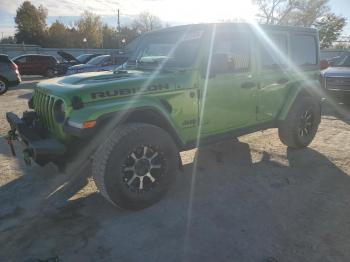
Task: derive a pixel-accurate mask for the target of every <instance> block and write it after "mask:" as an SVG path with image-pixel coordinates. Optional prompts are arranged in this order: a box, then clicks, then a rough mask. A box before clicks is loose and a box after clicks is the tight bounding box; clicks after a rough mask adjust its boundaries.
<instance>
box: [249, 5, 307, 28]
mask: <svg viewBox="0 0 350 262" xmlns="http://www.w3.org/2000/svg"><path fill="white" fill-rule="evenodd" d="M253 2H254V3H255V4H256V5H257V6H258V8H259V12H258V14H257V16H258V17H259V18H260V22H261V23H264V24H282V23H283V21H284V20H285V19H286V17H287V16H288V15H289V14H290V13H291V12H292V11H293V10H295V9H296V8H297V7H298V6H299V4H300V3H299V2H300V1H299V0H254V1H253Z"/></svg>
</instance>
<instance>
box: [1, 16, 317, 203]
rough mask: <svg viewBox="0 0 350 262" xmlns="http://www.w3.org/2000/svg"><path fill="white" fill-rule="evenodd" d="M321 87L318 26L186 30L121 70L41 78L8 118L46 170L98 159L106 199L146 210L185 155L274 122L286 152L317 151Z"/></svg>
mask: <svg viewBox="0 0 350 262" xmlns="http://www.w3.org/2000/svg"><path fill="white" fill-rule="evenodd" d="M318 90H319V42H318V34H317V31H316V30H314V29H309V28H296V27H282V26H258V25H251V24H244V23H242V24H239V23H230V24H227V23H222V24H196V25H186V26H177V27H171V28H166V29H162V30H158V31H153V32H150V33H147V34H145V35H143V36H142V37H141V39H140V42H139V44H138V45H137V48H136V49H135V51H134V53H133V54H132V55H131V57H130V58H129V60H128V62H127V64H126V65H124V66H123V67H122V68H117V69H115V71H114V72H98V73H83V74H77V75H72V76H67V77H61V78H56V79H51V80H47V81H43V82H41V83H39V84H38V85H37V88H36V89H35V92H34V95H33V97H32V99H30V100H29V103H28V104H29V108H30V109H32V110H29V111H26V112H24V113H23V116H22V118H20V117H18V116H16V115H15V114H13V113H11V112H9V113H7V114H6V116H7V120H8V122H9V123H10V126H11V130H10V131H9V135H8V140H9V143H10V145H11V141H12V140H19V141H21V142H23V143H22V144H23V145H24V151H23V152H24V156H25V160H26V161H27V162H29V161H30V160H31V159H32V160H34V161H35V162H36V163H38V164H39V165H44V164H46V163H48V162H50V161H51V162H54V163H57V164H62V163H64V162H67V161H68V159H72V157H73V158H74V157H78V158H80V159H83V160H85V161H87V160H89V161H90V160H91V162H92V176H93V178H94V180H95V182H96V185H97V187H98V189H99V190H100V192H101V193H102V195H103V196H104V197H105V198H107V199H108V200H109V201H110V202H112V203H113V204H114V205H117V206H120V207H122V208H128V209H139V208H144V207H147V206H149V205H151V204H153V203H155V202H156V201H158V200H159V199H160V198H161V197H162V196H163V195H164V194H165V193H166V191H167V190H168V188H169V186H170V185H171V184H172V183H173V181H174V178H175V176H176V174H177V172H178V169H179V167H180V166H181V158H180V156H179V152H180V151H183V150H187V149H191V148H195V147H198V146H200V145H203V144H207V143H214V142H217V141H220V140H223V139H233V138H234V137H237V136H241V135H244V134H248V133H251V132H255V131H258V130H264V129H267V128H274V127H276V128H278V133H279V137H280V139H281V141H282V142H283V143H284V144H285V145H287V146H289V147H292V148H303V147H306V146H308V145H309V144H310V143H311V141H312V140H313V138H314V136H315V134H316V131H317V129H318V125H319V123H320V118H321V117H320V99H318V96H317V93H318ZM12 150H13V147H12ZM13 152H14V151H13Z"/></svg>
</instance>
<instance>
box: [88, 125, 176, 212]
mask: <svg viewBox="0 0 350 262" xmlns="http://www.w3.org/2000/svg"><path fill="white" fill-rule="evenodd" d="M178 154H179V153H178V150H177V147H176V145H175V143H174V141H173V140H172V138H171V137H170V135H169V134H168V133H167V132H165V131H164V130H163V129H161V128H159V127H156V126H153V125H148V124H141V123H136V124H126V125H123V126H120V127H118V128H117V129H116V130H115V131H114V132H113V134H112V135H111V136H110V138H108V139H107V141H105V143H104V144H103V145H102V146H101V147H100V148H99V149H98V150H97V152H96V153H95V157H94V161H93V168H92V174H93V178H94V181H95V183H96V186H97V188H98V189H99V191H100V192H101V194H102V195H103V196H104V197H105V198H106V199H107V200H109V201H110V202H111V203H113V204H115V205H117V206H119V207H121V208H126V209H141V208H145V207H148V206H150V205H152V204H154V203H155V202H157V201H159V200H160V199H161V197H162V196H163V195H164V194H165V193H166V192H167V191H168V189H169V187H170V185H171V184H172V182H173V181H174V179H175V176H176V174H177V172H178V164H177V160H178Z"/></svg>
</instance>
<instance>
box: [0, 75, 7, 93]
mask: <svg viewBox="0 0 350 262" xmlns="http://www.w3.org/2000/svg"><path fill="white" fill-rule="evenodd" d="M7 89H8V84H7V81H6V80H5V79H2V78H0V95H2V94H5V93H6V91H7Z"/></svg>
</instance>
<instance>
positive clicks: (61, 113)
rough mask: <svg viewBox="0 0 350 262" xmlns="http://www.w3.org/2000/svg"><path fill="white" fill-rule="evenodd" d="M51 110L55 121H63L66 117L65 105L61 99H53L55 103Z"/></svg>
mask: <svg viewBox="0 0 350 262" xmlns="http://www.w3.org/2000/svg"><path fill="white" fill-rule="evenodd" d="M53 112H54V117H55V121H56V122H57V123H63V122H64V119H65V117H66V113H65V105H64V102H63V100H62V99H58V100H56V101H55V104H54V106H53Z"/></svg>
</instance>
